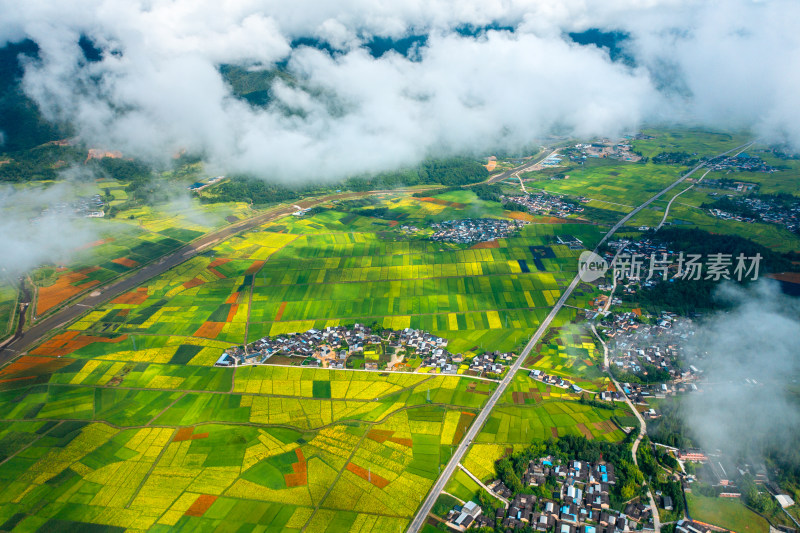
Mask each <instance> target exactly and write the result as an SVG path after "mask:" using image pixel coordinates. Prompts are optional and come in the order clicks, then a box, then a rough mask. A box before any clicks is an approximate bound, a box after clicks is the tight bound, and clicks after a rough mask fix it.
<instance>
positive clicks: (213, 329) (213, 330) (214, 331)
mask: <svg viewBox="0 0 800 533" xmlns="http://www.w3.org/2000/svg"><path fill="white" fill-rule="evenodd" d="M223 327H225V322H206V323H205V324H203V325H202V326H200V328H199V329H198V330H197V331H195V332H194V336H195V337H205V338H207V339H216V338H217V335H219V334H220V332H222V328H223Z"/></svg>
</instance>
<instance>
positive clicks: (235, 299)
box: [225, 292, 239, 304]
mask: <svg viewBox="0 0 800 533" xmlns="http://www.w3.org/2000/svg"><path fill="white" fill-rule="evenodd" d="M238 302H239V293H238V292H234V293H233V294H231V295H230V296H228V299H227V300H225V303H226V304H235V303H238Z"/></svg>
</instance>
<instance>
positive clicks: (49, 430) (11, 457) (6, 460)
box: [0, 420, 64, 466]
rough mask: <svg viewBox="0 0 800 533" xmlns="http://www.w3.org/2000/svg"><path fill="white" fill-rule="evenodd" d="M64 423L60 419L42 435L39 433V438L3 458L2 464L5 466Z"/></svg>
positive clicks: (0, 464) (0, 463)
mask: <svg viewBox="0 0 800 533" xmlns="http://www.w3.org/2000/svg"><path fill="white" fill-rule="evenodd" d="M29 422H33V420H29ZM63 423H64V421H63V420H60V421H59V422H58V423H57V424H55V425H54V426H53V427H51V428H50V429H48V430H47V431H45V432H44V433H42V434H41V435H39V436H38V437H37V438H35V439H34V440H32V441H31V442H29V443H28V444H26V445H25V446H23V447H22V448H20V449H19V450H17V451H15V452H14V453H12V454H11V455H9V456H8V457H6V458H5V459H3V460H2V461H0V466H3V465H4V464H6V463H7V462H8V461H10V460H11V459H13V458H14V457H16V456H17V455H19V454H20V453H22V452H24V451H25V450H27V449H28V448H30V447H31V446H33V445H34V444H36V443H37V442H39V441H40V440H41V439H42V438H44V437H45V436H46V435H47V434H48V433H50V432H51V431H53V430H54V429H56V428H57V427H58V426H60V425H61V424H63Z"/></svg>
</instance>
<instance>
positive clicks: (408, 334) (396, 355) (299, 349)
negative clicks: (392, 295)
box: [215, 324, 514, 376]
mask: <svg viewBox="0 0 800 533" xmlns="http://www.w3.org/2000/svg"><path fill="white" fill-rule="evenodd" d="M412 355H413V356H414V357H418V358H420V362H419V368H422V369H426V370H430V369H433V370H434V371H436V372H438V373H441V374H456V373H458V370H459V367H460V366H461V365H462V364H463V363H464V356H463V355H462V354H460V353H459V354H452V353H450V352H449V351H447V339H443V338H441V337H437V336H436V335H431V334H430V333H427V332H425V331H422V330H418V329H412V328H405V329H403V330H399V331H398V330H393V329H380V330H375V331H373V329H372V328H370V327H368V326H365V325H363V324H355V325H353V326H352V327H345V326H336V327H332V326H331V327H327V328H325V329H322V330H320V329H310V330H308V331H306V332H303V333H290V334H288V335H280V336H277V337H274V338H270V337H264V338H261V339H258V340H256V341H254V342H252V343H250V344H247V345H240V346H234V347H231V348H229V349H227V350H225V352H223V354H222V355H221V356H220V357H219V359H218V360H217V362H216V364H215V366H223V367H227V366H240V365H257V364H269V363H270V362H271V361H270V359H271V358H273V357H275V356H282V357H289V358H291V357H297V358H301V359H302V360H303V361H302V364H303V365H304V366H310V367H322V368H337V369H343V368H348V365H347V362H348V360H349V359H350V358H356V359H359V360H363V361H364V369H366V370H400V369H401V368H402V369H403V370H413V368H412V367H409V366H407V365H404V364H403V362H404V360H406V358H407V357H410V356H412ZM513 357H514V356H513V354H511V353H500V352H492V353H485V354H481V355H477V356H475V357H473V359H472V361H471V362H470V363H469V367H468V369H467V368H466V367H465V373H467V374H468V375H471V376H480V375H485V374H489V373H495V374H501V373H502V372H503V371H504V369H505V368H506V366H507V365H508V363H510V362H511V361H512V360H513Z"/></svg>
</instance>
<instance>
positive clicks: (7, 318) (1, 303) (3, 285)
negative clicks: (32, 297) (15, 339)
mask: <svg viewBox="0 0 800 533" xmlns="http://www.w3.org/2000/svg"><path fill="white" fill-rule="evenodd" d="M18 298H19V295H18V291H17V288H16V287H14V286H13V285H12V284H11V283H10V282H8V281H5V280H3V281H0V339H3V338H5V337H6V335H10V334H11V333H12V332H13V331H14V328H15V327H16V322H15V320H14V318H15V315H16V312H15V309H16V307H17V301H18Z"/></svg>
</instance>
